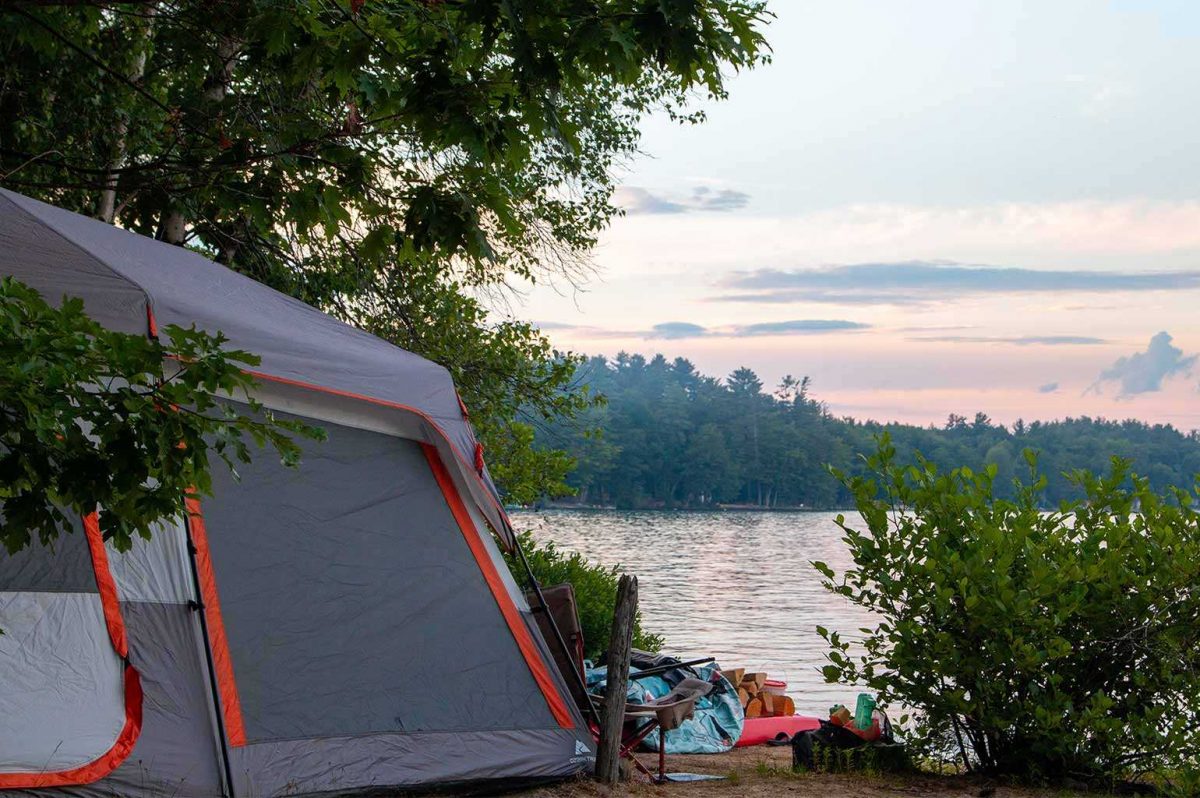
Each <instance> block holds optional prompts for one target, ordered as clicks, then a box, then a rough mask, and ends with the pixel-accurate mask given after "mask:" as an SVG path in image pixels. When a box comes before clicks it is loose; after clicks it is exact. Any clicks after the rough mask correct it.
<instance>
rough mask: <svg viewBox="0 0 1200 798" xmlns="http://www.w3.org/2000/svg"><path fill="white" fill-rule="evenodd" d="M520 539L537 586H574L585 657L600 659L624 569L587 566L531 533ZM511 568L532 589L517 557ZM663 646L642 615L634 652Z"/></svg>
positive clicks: (635, 626)
mask: <svg viewBox="0 0 1200 798" xmlns="http://www.w3.org/2000/svg"><path fill="white" fill-rule="evenodd" d="M520 538H521V548H522V550H524V552H525V557H526V559H528V560H529V569H530V570H531V571H533V575H534V577H536V578H537V580H538V584H540V585H544V586H549V585H559V584H562V583H563V582H570V583H571V584H572V585H573V586H574V588H575V602H576V604H578V607H579V623H580V625H581V626H582V627H583V644H584V656H586V657H587V658H588V659H593V660H594V659H598V658H599V657H600V655H601V654H602V653H603V652H604V650H605V649H606V648H608V638H609V634H610V633H611V631H612V622H613V609H614V607H615V606H616V603H617V581H618V580H619V579H620V576H621V567H620V566H619V565H614V566H613V567H612V568H605V567H604V566H603V565H599V564H597V563H592V562H588V561H587V560H586V559H585V558H584V557H583V555H581V554H579V553H578V552H570V553H566V552H563V551H561V550H559V548H558V547H557V546H555V545H554V543H547V544H545V545H544V546H539V545H538V543H537V542H536V541H535V540H534V539H533V535H531V534H530V533H529V532H523V533H521V535H520ZM508 567H509V568H510V569H511V570H512V572H513V575H514V576H515V577H516V578H517V582H518V583H520V585H521V587H522V588H524V589H526V590H529V589H531V588H532V585H530V584H529V578H528V576H527V574H526V573H525V568H524V567H523V566H522V565H521V562H520V560H519V559H518V558H517V557H516V556H509V557H508ZM662 644H663V639H662V637H660V636H659V635H656V634H650V633H649V632H647V631H646V630H644V629H643V628H642V614H641V612H639V613H638V614H637V617H636V618H635V619H634V623H633V646H634V648H640V649H642V650H643V651H658V650H659V649H660V648H661V647H662Z"/></svg>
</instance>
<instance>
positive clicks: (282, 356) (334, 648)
mask: <svg viewBox="0 0 1200 798" xmlns="http://www.w3.org/2000/svg"><path fill="white" fill-rule="evenodd" d="M0 276H11V277H14V278H16V279H18V280H20V281H22V282H24V283H26V284H27V285H29V286H31V287H32V288H34V289H35V290H37V291H38V292H40V293H41V294H42V296H43V297H45V299H46V300H47V301H49V302H51V303H52V304H55V305H57V304H58V303H59V302H60V301H61V300H62V298H63V296H64V295H67V296H71V297H77V298H79V299H82V300H83V302H84V309H85V311H86V312H87V313H88V315H89V316H91V318H93V319H94V320H95V321H97V322H98V323H100V324H101V325H103V326H104V327H106V328H108V329H110V330H115V331H119V332H125V333H131V334H137V335H145V336H148V337H151V338H154V337H158V336H159V335H160V330H163V329H165V328H166V326H167V325H172V324H174V325H179V326H180V327H184V328H187V327H191V326H192V325H195V326H196V327H197V328H198V329H203V330H206V331H208V332H210V333H216V332H218V331H220V332H223V333H224V335H225V336H226V338H227V339H228V343H227V347H228V348H229V349H243V350H246V351H249V352H253V353H255V354H256V355H258V356H259V357H260V358H261V363H260V365H259V366H257V367H256V372H255V376H256V377H257V378H258V381H259V383H260V385H259V388H258V389H257V390H256V392H255V398H256V399H257V400H259V401H260V402H262V404H263V405H264V406H265V407H266V408H268V409H270V410H271V411H273V412H275V413H276V414H277V415H280V416H283V417H288V418H299V419H300V420H302V421H304V422H307V423H309V424H311V425H314V426H319V427H322V428H324V430H325V432H326V433H327V436H328V438H327V440H326V441H324V442H317V441H306V442H304V444H303V450H304V452H303V455H304V457H303V464H302V466H301V467H300V468H296V469H291V468H286V467H284V466H283V465H282V464H281V463H280V462H279V458H277V457H270V456H266V455H265V454H264V455H263V456H261V457H255V458H254V461H253V462H252V463H250V464H248V465H245V466H243V465H242V464H239V465H238V471H239V472H240V480H235V479H234V478H233V477H232V476H231V474H230V473H229V471H228V469H225V468H223V467H215V468H214V469H213V486H212V489H213V495H212V496H211V497H204V498H201V499H198V500H197V499H195V498H193V497H187V498H186V507H187V513H186V514H184V515H183V517H181V518H180V519H179V520H178V522H176V523H174V524H171V525H169V526H167V527H164V528H163V529H161V530H159V531H157V532H156V533H155V534H154V536H153V538H152V539H151V540H142V539H135V540H134V543H133V547H132V548H131V549H130V550H129V551H126V552H120V551H117V550H116V549H114V548H112V547H111V546H108V545H106V544H105V542H104V540H103V538H102V536H101V533H100V525H99V522H98V517H97V515H96V514H95V513H92V514H89V515H88V516H86V517H84V518H80V519H75V520H76V529H75V532H74V534H64V535H62V536H61V537H60V539H59V540H58V541H56V543H55V546H54V547H53V549H51V548H50V547H47V546H43V545H40V544H39V543H38V542H37V541H34V542H33V544H32V546H30V547H29V548H27V549H25V550H23V551H20V552H18V553H17V554H14V555H10V554H7V553H6V552H4V551H3V550H2V548H0V627H3V630H4V634H3V635H0V675H2V676H0V797H2V796H4V795H7V793H5V792H4V791H5V790H21V791H25V790H35V789H36V790H39V792H38V793H37V794H38V795H40V796H42V798H63V796H68V795H72V796H79V797H80V798H106V797H107V796H122V798H156V797H157V796H162V795H171V796H177V798H211V797H212V796H221V795H223V796H229V797H230V798H245V796H256V798H275V796H283V795H302V794H315V793H335V792H336V793H350V792H355V791H361V790H373V791H403V790H413V791H417V790H420V791H425V790H427V789H429V788H433V787H438V786H444V785H448V784H461V783H465V782H475V783H478V782H490V783H492V784H493V785H496V784H498V783H503V782H507V781H512V780H531V779H548V778H555V777H565V776H570V775H574V774H577V773H581V772H584V771H588V770H591V769H592V767H593V764H594V761H595V755H594V747H593V742H592V736H591V734H590V733H589V730H588V727H587V725H586V722H585V720H584V717H583V716H582V715H581V714H580V712H579V710H578V709H577V708H576V705H575V702H573V701H572V700H571V698H570V694H569V692H568V690H569V687H568V685H567V684H566V683H564V680H563V679H562V678H561V677H560V671H559V669H558V668H556V667H555V664H554V662H553V661H552V660H551V658H550V654H549V651H548V648H547V644H546V641H545V639H543V636H542V635H541V634H540V633H539V631H538V627H537V625H536V623H535V618H534V616H533V614H532V612H531V610H530V605H529V604H528V603H527V602H526V601H525V600H524V598H523V597H522V596H521V594H520V592H519V591H518V589H517V587H516V583H515V582H514V580H513V579H512V576H511V575H510V574H509V573H508V570H507V568H506V566H505V564H504V559H503V557H502V555H501V549H502V548H504V549H510V550H512V549H514V547H515V546H516V545H517V544H516V541H515V536H514V534H513V531H512V528H511V525H510V524H509V522H508V519H507V517H506V516H505V514H504V511H503V509H502V508H501V507H500V505H499V503H498V502H497V499H496V496H497V494H496V490H495V487H494V485H493V484H492V482H491V479H490V478H489V476H488V472H487V469H486V466H485V465H484V463H483V460H482V450H481V449H480V448H479V446H478V444H477V441H476V439H475V435H474V433H473V432H472V430H471V426H470V424H469V423H468V421H467V418H466V413H465V408H463V406H462V405H461V403H460V402H459V400H458V397H457V395H456V393H455V388H454V383H453V381H452V380H451V377H450V374H449V372H448V371H446V369H444V368H443V367H441V366H439V365H437V364H435V363H431V362H430V361H428V360H425V359H424V358H421V357H419V356H417V355H414V354H412V353H410V352H406V351H404V350H401V349H398V348H397V347H395V346H393V345H392V344H389V343H388V342H386V341H384V340H382V339H380V338H376V337H374V336H372V335H369V334H367V333H365V332H363V331H361V330H358V329H355V328H353V327H350V326H349V325H346V324H343V323H342V322H340V321H338V320H336V319H334V318H332V317H330V316H327V315H325V314H324V313H321V312H320V311H319V310H317V309H316V308H313V307H310V306H308V305H305V304H304V303H302V302H300V301H298V300H296V299H294V298H292V297H289V296H286V295H284V294H281V293H279V292H277V291H274V290H272V289H270V288H267V287H266V286H264V285H262V284H261V283H258V282H255V281H254V280H251V279H249V278H247V277H244V276H242V275H240V274H237V273H236V272H234V271H232V270H230V269H228V268H226V267H224V266H221V265H219V264H216V263H213V262H212V261H210V260H208V259H206V258H204V257H203V256H201V255H199V254H197V253H195V252H192V251H191V250H189V249H186V248H184V247H177V246H172V245H170V244H166V243H162V242H159V241H154V240H152V239H149V238H145V237H143V236H140V235H137V234H135V233H132V232H129V231H126V230H122V229H120V228H117V227H114V226H112V225H108V224H104V223H102V222H99V221H96V220H94V219H89V218H87V217H84V216H80V215H78V214H73V213H69V212H67V211H63V210H61V209H58V208H54V207H52V206H49V205H45V204H43V203H40V202H37V201H35V200H32V199H29V198H28V197H24V196H21V195H19V194H15V193H13V192H11V191H7V190H0ZM175 367H176V366H174V365H173V364H170V363H166V364H164V371H165V372H167V373H169V370H170V369H172V368H175ZM229 401H231V402H233V401H235V398H230V399H229ZM243 412H250V410H249V408H243ZM0 504H2V503H0ZM179 504H180V506H181V507H183V506H185V497H184V496H180V497H179ZM2 509H3V508H2V507H0V523H2V522H3V515H2ZM493 531H494V533H495V536H493ZM431 685H436V689H431V688H430V686H431ZM25 794H29V793H25Z"/></svg>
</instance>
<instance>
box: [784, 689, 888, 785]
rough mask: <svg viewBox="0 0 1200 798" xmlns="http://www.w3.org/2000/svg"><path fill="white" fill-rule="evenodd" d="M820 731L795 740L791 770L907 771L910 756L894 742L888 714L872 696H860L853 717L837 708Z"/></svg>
mask: <svg viewBox="0 0 1200 798" xmlns="http://www.w3.org/2000/svg"><path fill="white" fill-rule="evenodd" d="M820 724H821V725H820V728H817V729H814V730H812V731H807V732H804V733H803V734H797V735H796V736H795V737H793V738H792V769H793V770H805V771H813V770H817V771H823V772H829V773H834V772H845V771H858V770H873V771H881V770H882V771H895V770H903V769H906V768H907V767H908V764H909V762H908V753H907V751H906V749H905V748H904V746H903V744H901V743H899V742H897V741H896V739H895V735H894V734H893V732H892V724H891V722H890V721H889V720H888V717H887V714H886V713H885V712H883V710H881V709H878V708H877V707H876V705H875V698H874V697H873V696H871V695H870V694H869V693H860V694H859V696H858V700H857V702H856V704H855V712H854V714H853V715H852V714H851V713H850V710H849V709H847V708H846V707H845V706H843V705H841V704H838V705H836V706H834V707H832V708H830V710H829V720H822V721H821V722H820Z"/></svg>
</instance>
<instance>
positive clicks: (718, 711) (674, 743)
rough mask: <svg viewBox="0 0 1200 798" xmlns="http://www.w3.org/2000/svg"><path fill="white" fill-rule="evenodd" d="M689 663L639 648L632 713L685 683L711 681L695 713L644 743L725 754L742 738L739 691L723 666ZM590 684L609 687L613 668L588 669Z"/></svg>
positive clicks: (631, 686)
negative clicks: (608, 669) (609, 677)
mask: <svg viewBox="0 0 1200 798" xmlns="http://www.w3.org/2000/svg"><path fill="white" fill-rule="evenodd" d="M706 662H707V663H708V664H694V665H689V664H687V663H684V662H681V661H680V660H679V659H676V658H675V657H670V656H667V655H664V654H651V653H649V652H645V651H638V650H636V649H635V650H634V651H633V656H632V657H631V659H630V675H629V683H628V685H627V692H626V696H627V700H628V702H629V703H628V709H627V712H628V713H633V712H636V707H637V706H638V705H645V704H650V703H652V702H654V701H656V700H658V699H661V698H663V697H664V696H667V695H670V694H671V692H672V691H673V690H674V689H675V688H676V687H677V686H678V685H680V684H683V683H686V682H689V681H695V680H698V681H701V682H704V683H706V684H708V685H709V686H710V689H709V691H708V692H707V693H705V694H704V695H702V696H699V697H698V698H697V699H696V702H695V711H694V713H693V715H692V716H690V717H688V718H686V719H685V720H683V722H682V723H680V724H679V725H678V726H676V727H674V728H668V729H666V730H665V733H664V735H662V736H661V737H659V736H645V737H644V740H643V743H642V744H643V747H645V748H648V749H649V750H652V751H655V750H659V749H660V748H665V752H666V753H668V754H719V753H723V752H725V751H728V750H729V749H731V748H733V746H734V744H735V743H736V742H737V741H738V738H739V737H741V732H742V722H743V718H742V712H741V706H740V705H739V704H738V700H737V693H736V692H735V691H734V689H733V687H732V685H730V684H729V683H728V682H727V681H726V680H725V679H724V678H722V677H721V674H720V671H719V669H718V666H717V665H715V664H712V661H711V658H709V659H708V660H707V661H706ZM587 683H588V689H589V690H591V691H593V692H603V691H604V690H605V689H607V668H606V667H605V666H603V665H601V666H599V667H590V668H588V669H587Z"/></svg>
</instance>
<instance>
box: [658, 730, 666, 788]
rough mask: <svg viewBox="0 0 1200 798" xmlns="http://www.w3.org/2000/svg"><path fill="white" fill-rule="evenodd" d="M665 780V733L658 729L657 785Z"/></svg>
mask: <svg viewBox="0 0 1200 798" xmlns="http://www.w3.org/2000/svg"><path fill="white" fill-rule="evenodd" d="M666 780H667V732H666V731H665V730H664V729H663V727H662V726H659V727H658V783H659V784H662V783H663V782H665V781H666Z"/></svg>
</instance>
